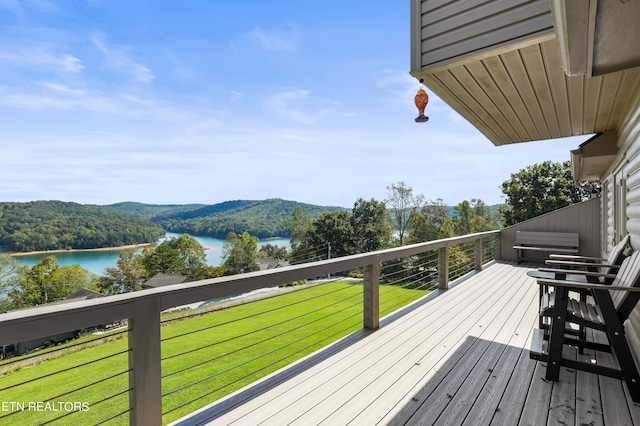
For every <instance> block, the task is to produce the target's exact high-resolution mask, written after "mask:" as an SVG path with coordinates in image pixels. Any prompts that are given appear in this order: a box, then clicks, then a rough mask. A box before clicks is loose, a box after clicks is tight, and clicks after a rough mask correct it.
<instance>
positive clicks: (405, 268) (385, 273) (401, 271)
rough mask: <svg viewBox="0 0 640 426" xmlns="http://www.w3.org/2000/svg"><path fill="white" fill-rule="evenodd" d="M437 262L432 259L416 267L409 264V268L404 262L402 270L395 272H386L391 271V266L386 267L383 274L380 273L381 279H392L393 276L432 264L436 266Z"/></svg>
mask: <svg viewBox="0 0 640 426" xmlns="http://www.w3.org/2000/svg"><path fill="white" fill-rule="evenodd" d="M437 262H438V260H437V259H431V260H427V261H426V262H422V263H419V264H416V265H412V264H409V265H408V266H405V265H404V263H405V262H403V263H402V264H401V265H402V267H403V268H402V269H398V270H394V271H392V272H385V270H387V269H390V267H389V266H384V267H383V268H382V271H381V273H380V277H381V279H382V278H383V277H384V278H388V277H391V276H394V275H398V274H401V273H403V272H406V271H408V270H410V269H415V268H417V267H423V266H427V265H430V264H436V263H437Z"/></svg>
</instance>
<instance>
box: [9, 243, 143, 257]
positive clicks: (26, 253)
mask: <svg viewBox="0 0 640 426" xmlns="http://www.w3.org/2000/svg"><path fill="white" fill-rule="evenodd" d="M153 244H156V243H142V244H129V245H127V246H118V247H100V248H92V249H57V250H38V251H9V252H4V253H6V254H8V255H10V256H13V257H20V256H30V255H33V254H48V253H51V254H54V253H73V252H82V251H116V250H117V251H122V250H133V249H137V248H140V247H146V246H150V245H153Z"/></svg>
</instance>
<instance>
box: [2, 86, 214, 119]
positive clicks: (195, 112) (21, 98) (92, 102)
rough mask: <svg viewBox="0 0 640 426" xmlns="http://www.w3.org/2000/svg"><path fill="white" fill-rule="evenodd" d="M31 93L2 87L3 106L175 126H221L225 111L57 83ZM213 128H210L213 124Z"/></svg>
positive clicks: (41, 87) (33, 90)
mask: <svg viewBox="0 0 640 426" xmlns="http://www.w3.org/2000/svg"><path fill="white" fill-rule="evenodd" d="M36 87H39V88H40V90H37V89H36V88H30V90H29V91H26V90H21V89H17V88H8V87H2V86H0V106H7V107H10V108H20V109H25V110H32V111H36V110H56V111H81V112H95V113H106V114H111V115H114V116H120V117H128V118H131V119H153V120H157V121H160V122H162V121H166V122H173V123H185V124H187V125H189V126H191V125H192V123H195V122H201V121H202V122H207V123H210V120H213V121H215V122H216V123H221V118H220V117H222V115H223V113H224V112H222V111H215V110H211V109H210V108H208V107H207V106H202V105H196V104H189V105H186V104H185V105H181V104H176V103H174V102H171V101H166V100H162V99H155V98H152V97H141V96H139V95H134V94H130V93H126V92H120V93H104V92H100V91H95V90H93V91H92V90H89V89H78V88H75V87H71V86H68V85H63V84H60V83H57V82H49V81H44V82H39V83H37V86H36ZM209 125H210V124H209Z"/></svg>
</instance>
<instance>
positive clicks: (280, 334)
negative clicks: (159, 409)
mask: <svg viewBox="0 0 640 426" xmlns="http://www.w3.org/2000/svg"><path fill="white" fill-rule="evenodd" d="M355 296H361V295H360V294H356V295H353V296H350V297H348V298H347V299H351V298H353V297H355ZM347 299H344V300H347ZM342 302H343V301H340V302H338V303H342ZM360 303H361V301H358V302H356V303H353V304H351V305H349V306H347V307H345V308H343V309H341V310H339V311H336V312H333V313H331V314H329V315H325V316H324V317H320V318H317V319H315V320H313V321H310V322H307V323H304V324H301V325H299V326H298V327H294V328H291V329H288V330H286V331H283V332H281V333H278V334H276V335H273V336H269V337H266V338H264V339H262V340H260V341H257V342H254V343H252V344H250V345H247V346H244V347H242V348H238V349H236V350H234V351H232V352H228V353H226V354H223V355H219V356H217V357H214V358H211V359H208V360H206V361H202V362H199V363H197V364H194V365H192V366H189V367H185V368H183V369H181V370H177V371H174V372H172V373H169V374H167V375H165V376H162V378H163V379H164V378H167V377H170V376H174V375H176V374H178V373H182V372H184V371H187V370H191V369H193V368H196V367H199V366H202V365H205V364H209V363H211V362H213V361H217V360H219V359H222V358H224V357H227V356H229V355H232V354H234V353H237V352H241V351H243V350H245V349H249V348H252V347H254V346H258V345H259V344H261V343H264V342H268V341H269V340H271V339H274V338H276V337H281V336H284V335H286V334H289V333H291V332H293V331H295V330H299V329H301V328H304V327H306V326H308V325H311V324H314V323H316V322H319V321H322V320H324V319H327V318H329V317H332V316H334V315H337V314H339V313H341V312H344V311H346V310H347V309H350V308H353V307H354V306H357V305H359V304H360ZM329 306H331V305H329ZM322 309H325V308H322ZM302 316H304V315H302ZM286 322H288V321H286ZM267 328H268V327H267ZM259 331H262V330H259ZM234 339H235V338H231V339H228V340H234ZM167 395H168V394H167ZM163 396H165V395H163Z"/></svg>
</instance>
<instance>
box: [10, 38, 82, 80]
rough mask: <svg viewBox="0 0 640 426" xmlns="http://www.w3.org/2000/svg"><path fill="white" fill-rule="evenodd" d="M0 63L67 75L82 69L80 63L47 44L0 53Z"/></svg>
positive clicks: (78, 60) (77, 59) (75, 58)
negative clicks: (51, 69) (48, 70)
mask: <svg viewBox="0 0 640 426" xmlns="http://www.w3.org/2000/svg"><path fill="white" fill-rule="evenodd" d="M0 61H6V63H7V64H8V65H10V66H21V67H46V68H53V69H56V70H59V71H65V72H69V73H79V72H80V71H82V69H83V68H84V65H83V64H82V61H81V60H80V59H79V58H77V57H75V56H73V55H70V54H68V53H61V52H58V51H56V48H55V47H53V46H51V45H48V44H34V45H32V46H30V47H25V48H22V49H17V50H4V51H0Z"/></svg>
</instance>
